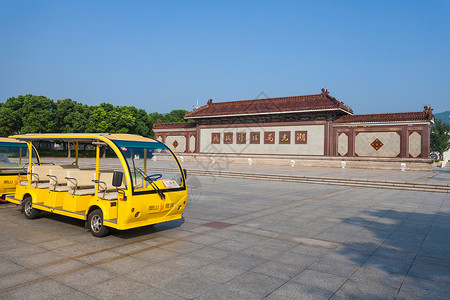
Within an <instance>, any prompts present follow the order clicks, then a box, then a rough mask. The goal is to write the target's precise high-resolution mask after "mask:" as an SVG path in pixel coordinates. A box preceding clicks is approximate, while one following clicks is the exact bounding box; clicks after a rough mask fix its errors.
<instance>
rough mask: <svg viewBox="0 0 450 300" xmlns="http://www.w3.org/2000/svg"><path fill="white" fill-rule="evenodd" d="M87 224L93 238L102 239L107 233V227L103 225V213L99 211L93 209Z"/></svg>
mask: <svg viewBox="0 0 450 300" xmlns="http://www.w3.org/2000/svg"><path fill="white" fill-rule="evenodd" d="M88 224H89V229H90V230H91V233H92V235H93V236H95V237H103V236H105V235H107V234H108V232H109V230H108V227H106V226H104V225H103V213H102V210H101V209H95V210H93V211H92V212H91V213H90V214H89V216H88Z"/></svg>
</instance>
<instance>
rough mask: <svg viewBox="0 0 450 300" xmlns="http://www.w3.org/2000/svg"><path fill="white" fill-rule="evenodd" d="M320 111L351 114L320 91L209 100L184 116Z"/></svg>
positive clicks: (324, 91) (339, 102)
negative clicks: (250, 98) (270, 96)
mask: <svg viewBox="0 0 450 300" xmlns="http://www.w3.org/2000/svg"><path fill="white" fill-rule="evenodd" d="M320 110H328V111H329V110H340V111H342V112H343V113H348V114H352V113H353V110H352V109H351V108H350V107H348V106H346V105H345V104H344V103H343V102H341V101H339V100H337V99H336V98H334V97H332V96H330V95H329V93H328V90H325V89H322V93H321V94H312V95H299V96H288V97H275V98H264V99H254V100H238V101H225V102H217V103H213V100H212V99H209V100H208V102H207V104H206V105H203V106H201V107H199V108H197V109H194V110H193V111H191V112H188V113H187V114H186V115H185V118H208V117H221V116H239V115H248V114H273V113H287V112H306V111H320Z"/></svg>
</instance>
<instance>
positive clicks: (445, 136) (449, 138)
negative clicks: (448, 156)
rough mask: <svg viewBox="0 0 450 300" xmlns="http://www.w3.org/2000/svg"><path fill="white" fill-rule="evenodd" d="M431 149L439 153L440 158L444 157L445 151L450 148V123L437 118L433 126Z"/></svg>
mask: <svg viewBox="0 0 450 300" xmlns="http://www.w3.org/2000/svg"><path fill="white" fill-rule="evenodd" d="M430 149H431V151H436V152H438V153H439V159H440V160H443V159H444V152H445V151H447V150H448V149H450V125H449V124H447V123H444V122H442V121H441V120H436V121H435V123H434V125H433V126H431V134H430Z"/></svg>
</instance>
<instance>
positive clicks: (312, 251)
mask: <svg viewBox="0 0 450 300" xmlns="http://www.w3.org/2000/svg"><path fill="white" fill-rule="evenodd" d="M291 251H292V252H296V253H300V254H305V255H309V256H315V257H321V256H324V255H325V254H327V253H328V252H330V251H332V250H330V249H327V248H321V247H312V246H308V245H298V246H296V247H294V248H292V249H291Z"/></svg>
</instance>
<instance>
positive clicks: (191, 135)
mask: <svg viewBox="0 0 450 300" xmlns="http://www.w3.org/2000/svg"><path fill="white" fill-rule="evenodd" d="M153 131H154V132H155V139H156V140H157V141H160V142H162V143H164V144H166V145H167V146H168V147H169V148H170V149H171V150H172V151H173V152H176V153H192V152H195V149H196V134H197V132H196V129H195V128H193V129H189V130H184V129H183V128H180V129H153Z"/></svg>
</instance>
